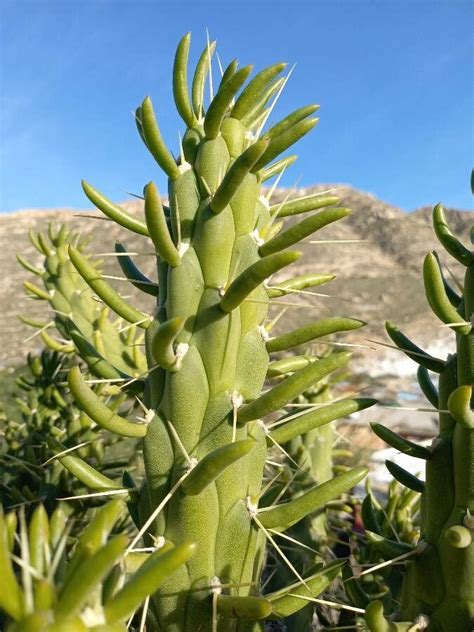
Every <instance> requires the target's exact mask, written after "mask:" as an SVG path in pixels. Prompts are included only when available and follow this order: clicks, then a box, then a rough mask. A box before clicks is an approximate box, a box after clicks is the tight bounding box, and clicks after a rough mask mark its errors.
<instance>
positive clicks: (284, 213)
mask: <svg viewBox="0 0 474 632" xmlns="http://www.w3.org/2000/svg"><path fill="white" fill-rule="evenodd" d="M338 202H339V198H338V197H337V196H335V195H322V194H321V193H312V194H311V195H306V196H305V197H301V198H297V199H296V200H289V201H288V202H283V204H273V206H271V207H270V213H271V215H272V216H273V215H274V214H275V213H276V215H277V217H289V216H292V215H299V214H300V213H308V212H309V211H316V210H318V209H320V208H324V207H325V206H333V205H334V204H337V203H338Z"/></svg>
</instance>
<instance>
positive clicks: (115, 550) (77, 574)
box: [54, 535, 127, 620]
mask: <svg viewBox="0 0 474 632" xmlns="http://www.w3.org/2000/svg"><path fill="white" fill-rule="evenodd" d="M126 546H127V536H126V535H118V536H116V537H114V538H113V539H112V540H110V541H109V542H107V544H106V545H105V546H104V547H103V548H101V549H99V550H98V551H97V552H96V553H95V554H94V555H92V556H91V557H89V558H87V559H84V560H83V561H82V562H81V564H79V565H78V566H77V567H76V568H75V570H74V573H72V574H71V575H70V577H69V578H68V581H67V582H66V584H65V586H64V589H63V590H62V591H61V593H60V595H59V598H58V602H57V604H56V606H55V609H54V610H55V614H56V617H57V619H58V620H61V619H65V618H69V617H70V616H71V615H74V614H76V613H79V612H80V610H81V609H82V608H83V606H84V604H85V602H86V601H87V599H88V598H89V596H90V595H91V593H92V592H93V591H94V590H95V589H96V588H97V587H98V586H99V585H100V583H101V582H102V581H103V580H104V578H105V577H106V576H107V574H108V573H109V572H110V571H111V570H112V567H113V566H114V565H115V564H116V563H117V562H118V560H119V559H120V557H121V556H122V555H123V553H124V551H125V548H126Z"/></svg>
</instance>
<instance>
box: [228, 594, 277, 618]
mask: <svg viewBox="0 0 474 632" xmlns="http://www.w3.org/2000/svg"><path fill="white" fill-rule="evenodd" d="M217 612H218V613H219V614H221V615H222V616H223V617H227V618H232V619H244V620H248V621H260V620H261V619H267V618H268V617H269V616H270V615H271V613H272V604H271V603H270V602H269V601H268V600H267V599H265V598H264V597H253V596H242V597H239V596H233V595H218V597H217Z"/></svg>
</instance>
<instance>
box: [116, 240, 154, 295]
mask: <svg viewBox="0 0 474 632" xmlns="http://www.w3.org/2000/svg"><path fill="white" fill-rule="evenodd" d="M115 252H116V253H117V254H118V255H119V256H118V257H117V261H118V264H119V266H120V269H121V270H122V272H123V273H124V275H125V276H126V277H127V279H128V280H129V281H130V283H131V284H132V285H134V286H135V287H136V288H137V289H139V290H141V291H142V292H145V294H151V296H158V284H157V283H152V282H151V281H150V279H149V278H148V277H147V276H146V275H145V274H143V272H142V271H141V270H140V268H139V267H138V266H137V265H136V264H135V262H134V261H133V259H132V258H131V257H130V256H129V255H128V254H127V249H126V248H125V246H123V245H122V244H121V243H120V242H119V241H117V242H116V243H115Z"/></svg>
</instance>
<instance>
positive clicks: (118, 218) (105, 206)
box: [82, 180, 148, 236]
mask: <svg viewBox="0 0 474 632" xmlns="http://www.w3.org/2000/svg"><path fill="white" fill-rule="evenodd" d="M82 189H83V191H84V193H85V194H86V195H87V197H88V198H89V200H90V201H91V202H92V204H94V206H97V208H98V209H99V210H100V211H102V213H104V215H106V216H107V217H109V218H110V219H111V220H113V221H114V222H117V224H120V226H123V227H124V228H128V230H131V231H133V232H134V233H138V234H139V235H145V236H148V229H147V227H146V224H145V223H144V222H141V221H140V220H138V219H136V218H135V217H133V216H132V215H129V214H128V213H127V212H126V211H124V210H123V209H122V208H120V206H117V204H114V203H113V202H111V201H110V200H109V199H108V198H106V197H105V195H102V193H99V191H97V189H94V187H92V186H91V185H90V184H88V183H87V182H86V181H85V180H82Z"/></svg>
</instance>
